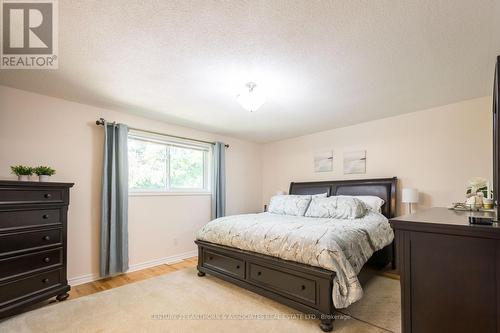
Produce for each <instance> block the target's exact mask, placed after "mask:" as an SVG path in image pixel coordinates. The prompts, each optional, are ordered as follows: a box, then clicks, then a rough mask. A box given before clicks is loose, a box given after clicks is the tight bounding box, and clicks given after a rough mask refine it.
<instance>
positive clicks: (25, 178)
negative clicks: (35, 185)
mask: <svg viewBox="0 0 500 333" xmlns="http://www.w3.org/2000/svg"><path fill="white" fill-rule="evenodd" d="M17 179H18V180H19V181H20V182H27V181H29V180H30V176H28V175H18V176H17Z"/></svg>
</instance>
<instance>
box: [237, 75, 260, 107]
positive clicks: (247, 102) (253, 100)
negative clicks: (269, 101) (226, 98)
mask: <svg viewBox="0 0 500 333" xmlns="http://www.w3.org/2000/svg"><path fill="white" fill-rule="evenodd" d="M236 101H237V102H238V103H240V105H241V106H242V107H243V108H244V109H245V110H248V111H250V112H253V111H257V109H258V108H260V107H261V106H262V105H263V104H264V103H265V102H266V96H264V94H263V92H262V89H260V88H257V84H255V82H248V83H247V84H245V88H244V89H243V90H242V91H241V93H240V94H239V95H238V96H236Z"/></svg>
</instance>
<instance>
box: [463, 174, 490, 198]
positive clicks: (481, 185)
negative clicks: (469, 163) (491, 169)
mask: <svg viewBox="0 0 500 333" xmlns="http://www.w3.org/2000/svg"><path fill="white" fill-rule="evenodd" d="M465 193H466V195H467V197H471V196H476V195H479V196H482V197H484V198H491V197H492V196H493V191H491V190H490V184H489V182H488V180H487V179H485V178H482V177H473V178H471V179H470V180H469V186H468V187H467V189H466V192H465Z"/></svg>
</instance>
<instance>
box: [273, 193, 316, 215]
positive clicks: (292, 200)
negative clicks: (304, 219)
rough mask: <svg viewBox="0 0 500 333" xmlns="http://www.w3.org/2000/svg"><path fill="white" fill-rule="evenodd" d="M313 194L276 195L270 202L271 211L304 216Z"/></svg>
mask: <svg viewBox="0 0 500 333" xmlns="http://www.w3.org/2000/svg"><path fill="white" fill-rule="evenodd" d="M311 198H312V196H310V195H275V196H273V197H272V198H271V201H270V202H269V209H268V212H269V213H273V214H279V215H293V216H304V214H305V212H306V210H307V207H309V203H310V202H311Z"/></svg>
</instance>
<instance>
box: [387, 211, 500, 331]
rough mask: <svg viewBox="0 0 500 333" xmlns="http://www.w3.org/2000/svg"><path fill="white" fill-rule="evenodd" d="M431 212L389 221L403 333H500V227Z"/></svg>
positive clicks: (465, 216) (463, 216)
mask: <svg viewBox="0 0 500 333" xmlns="http://www.w3.org/2000/svg"><path fill="white" fill-rule="evenodd" d="M470 215H473V216H479V217H491V216H493V217H494V214H492V213H470V212H457V211H453V210H448V209H446V208H431V209H428V210H424V211H421V212H418V213H416V214H413V215H406V216H402V217H396V218H393V219H391V224H392V226H393V228H394V230H395V233H396V248H397V260H398V269H399V273H400V276H401V307H402V309H401V311H402V331H403V333H433V332H440V333H441V332H453V333H460V332H481V333H489V332H499V331H500V226H499V225H498V224H494V225H493V226H482V225H470V224H469V222H468V217H469V216H470Z"/></svg>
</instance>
